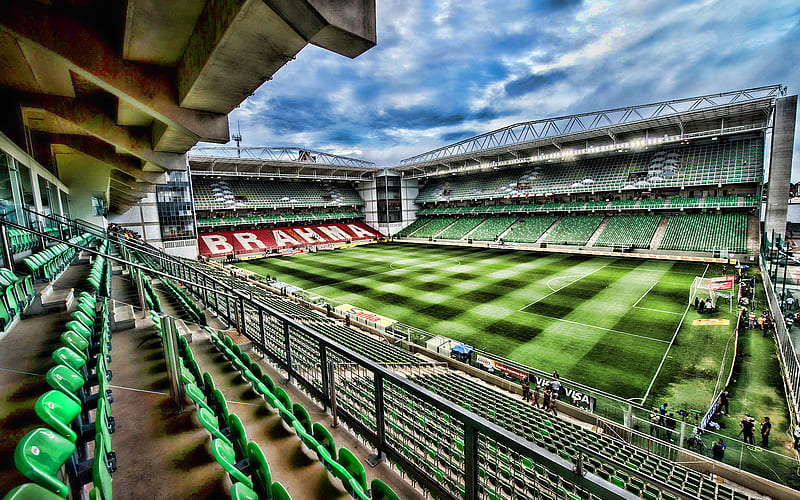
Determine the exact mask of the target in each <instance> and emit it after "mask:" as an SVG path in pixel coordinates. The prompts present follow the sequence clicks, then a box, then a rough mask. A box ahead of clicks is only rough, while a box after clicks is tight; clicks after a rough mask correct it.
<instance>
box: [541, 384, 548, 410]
mask: <svg viewBox="0 0 800 500" xmlns="http://www.w3.org/2000/svg"><path fill="white" fill-rule="evenodd" d="M548 408H550V389H548V388H547V387H545V389H544V395H543V396H542V409H543V410H544V411H547V409H548Z"/></svg>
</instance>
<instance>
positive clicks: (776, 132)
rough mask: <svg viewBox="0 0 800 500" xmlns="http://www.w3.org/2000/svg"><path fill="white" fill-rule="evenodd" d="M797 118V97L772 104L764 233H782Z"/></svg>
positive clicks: (784, 225)
mask: <svg viewBox="0 0 800 500" xmlns="http://www.w3.org/2000/svg"><path fill="white" fill-rule="evenodd" d="M796 118H797V96H796V95H791V96H787V97H781V98H779V99H777V100H776V102H775V117H774V120H773V125H772V147H771V152H770V160H769V165H770V166H769V192H768V193H767V209H766V210H767V212H766V217H765V219H764V230H765V231H766V232H767V233H771V232H772V230H773V229H774V230H775V232H776V233H780V234H782V235H783V234H785V233H786V212H787V210H788V204H789V182H790V180H791V174H792V150H793V148H794V128H795V120H796Z"/></svg>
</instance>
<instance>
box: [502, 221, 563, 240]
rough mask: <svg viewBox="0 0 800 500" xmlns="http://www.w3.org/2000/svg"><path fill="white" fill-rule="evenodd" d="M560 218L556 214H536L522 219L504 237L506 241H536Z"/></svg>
mask: <svg viewBox="0 0 800 500" xmlns="http://www.w3.org/2000/svg"><path fill="white" fill-rule="evenodd" d="M557 219H558V217H556V216H554V215H534V216H531V217H526V218H524V219H521V220H520V221H519V222H517V223H516V224H514V225H513V226H512V227H511V231H509V232H508V233H506V235H505V236H504V237H503V240H504V241H512V242H516V243H535V242H536V241H537V240H538V239H539V238H541V237H542V235H543V234H544V233H545V231H547V230H548V229H549V228H550V226H552V225H553V223H554V222H555V221H556V220H557Z"/></svg>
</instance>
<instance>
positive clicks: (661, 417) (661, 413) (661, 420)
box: [658, 403, 669, 427]
mask: <svg viewBox="0 0 800 500" xmlns="http://www.w3.org/2000/svg"><path fill="white" fill-rule="evenodd" d="M667 406H669V405H668V404H667V403H661V406H659V407H658V425H660V426H662V427H663V426H664V424H665V423H666V417H667Z"/></svg>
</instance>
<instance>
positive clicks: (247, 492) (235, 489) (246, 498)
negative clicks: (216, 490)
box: [231, 482, 269, 500]
mask: <svg viewBox="0 0 800 500" xmlns="http://www.w3.org/2000/svg"><path fill="white" fill-rule="evenodd" d="M259 498H269V497H264V496H259V494H258V493H256V492H255V491H253V490H252V489H251V488H250V487H249V486H247V485H246V484H245V483H239V482H236V483H233V486H231V500H259Z"/></svg>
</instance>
